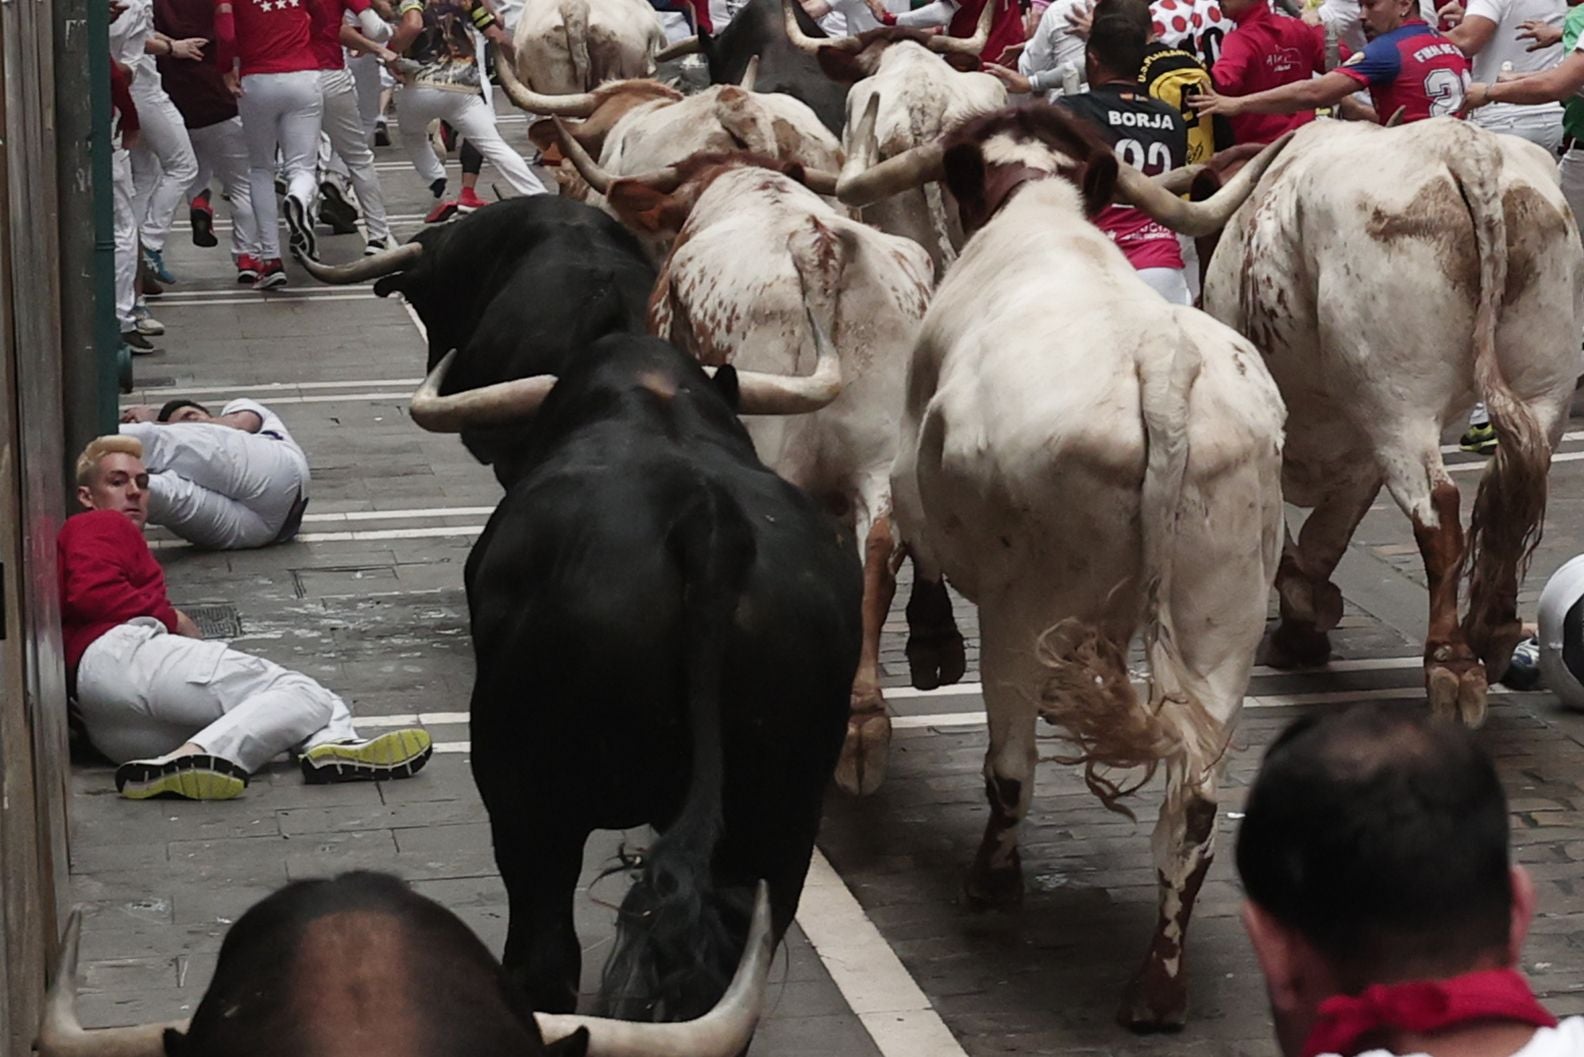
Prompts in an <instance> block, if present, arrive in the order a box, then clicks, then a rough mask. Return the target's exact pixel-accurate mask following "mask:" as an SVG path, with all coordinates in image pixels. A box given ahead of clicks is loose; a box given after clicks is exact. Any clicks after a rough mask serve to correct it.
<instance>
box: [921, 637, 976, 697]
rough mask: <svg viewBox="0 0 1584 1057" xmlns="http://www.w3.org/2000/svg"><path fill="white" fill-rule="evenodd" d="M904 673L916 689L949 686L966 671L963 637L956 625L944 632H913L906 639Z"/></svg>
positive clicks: (966, 660) (966, 662)
mask: <svg viewBox="0 0 1584 1057" xmlns="http://www.w3.org/2000/svg"><path fill="white" fill-rule="evenodd" d="M907 660H908V674H909V675H910V676H911V677H912V679H913V687H914V689H917V690H934V689H935V688H936V687H938V686H950V685H951V684H952V683H955V682H957V681H958V680H959V679H961V678H962V677H963V673H964V672H966V671H967V670H968V658H967V654H966V652H965V651H964V649H963V637H962V634H961V633H960V632H958V631H957V629H956V628H952V629H950V630H948V631H913V632H910V633H909V634H908V640H907Z"/></svg>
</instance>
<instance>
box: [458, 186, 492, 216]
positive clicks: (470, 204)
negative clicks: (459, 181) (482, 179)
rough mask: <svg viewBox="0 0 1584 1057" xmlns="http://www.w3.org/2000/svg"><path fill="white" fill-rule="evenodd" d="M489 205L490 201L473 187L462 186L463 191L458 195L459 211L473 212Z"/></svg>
mask: <svg viewBox="0 0 1584 1057" xmlns="http://www.w3.org/2000/svg"><path fill="white" fill-rule="evenodd" d="M487 205H489V203H488V202H486V201H484V199H482V198H480V197H479V196H478V194H477V192H475V191H474V190H473V188H471V187H464V188H462V193H461V194H460V195H457V212H458V213H471V212H473V210H475V209H483V208H484V207H485V206H487Z"/></svg>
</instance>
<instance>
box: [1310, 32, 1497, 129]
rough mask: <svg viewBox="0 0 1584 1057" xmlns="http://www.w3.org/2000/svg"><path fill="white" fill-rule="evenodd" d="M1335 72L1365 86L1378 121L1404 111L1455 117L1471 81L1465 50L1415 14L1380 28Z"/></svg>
mask: <svg viewBox="0 0 1584 1057" xmlns="http://www.w3.org/2000/svg"><path fill="white" fill-rule="evenodd" d="M1336 72H1337V73H1340V74H1342V75H1344V76H1347V77H1351V78H1353V79H1354V80H1355V81H1357V82H1358V83H1359V85H1360V86H1361V87H1366V88H1368V89H1369V93H1370V102H1371V103H1373V104H1374V106H1375V113H1376V114H1378V115H1380V119H1381V120H1382V121H1385V120H1387V119H1388V118H1390V117H1391V116H1392V115H1393V114H1395V113H1396V112H1397V109H1398V108H1399V107H1401V108H1402V110H1403V117H1402V119H1403V121H1405V122H1407V121H1423V120H1424V119H1425V118H1428V117H1456V116H1458V112H1459V111H1460V110H1462V109H1463V93H1464V91H1465V90H1466V89H1467V88H1468V85H1469V61H1468V59H1467V58H1466V57H1465V56H1464V54H1463V49H1461V48H1459V47H1458V46H1457V45H1456V44H1453V43H1452V42H1451V41H1450V40H1448V39H1447V38H1445V37H1443V36H1442V35H1441V34H1440V33H1438V32H1437V31H1436V30H1434V29H1431V28H1430V26H1429V25H1427V24H1426V23H1425V21H1424V20H1423V19H1419V18H1414V19H1410V20H1409V21H1407V22H1404V23H1403V24H1402V25H1400V26H1398V27H1397V28H1396V29H1394V30H1392V31H1391V32H1389V33H1382V34H1381V35H1380V36H1378V37H1376V38H1375V39H1374V40H1372V41H1370V42H1369V43H1368V44H1366V45H1365V46H1364V50H1363V51H1360V52H1356V53H1355V54H1353V55H1352V56H1350V57H1349V58H1348V60H1347V62H1345V63H1343V64H1342V65H1341V66H1338V67H1337V68H1336Z"/></svg>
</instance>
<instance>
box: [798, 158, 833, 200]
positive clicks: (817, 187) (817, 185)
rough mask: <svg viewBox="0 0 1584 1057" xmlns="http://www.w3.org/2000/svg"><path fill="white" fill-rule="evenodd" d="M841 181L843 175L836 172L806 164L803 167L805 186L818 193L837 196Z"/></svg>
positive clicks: (831, 196) (828, 196)
mask: <svg viewBox="0 0 1584 1057" xmlns="http://www.w3.org/2000/svg"><path fill="white" fill-rule="evenodd" d="M840 182H841V177H840V176H838V175H837V174H836V173H833V172H827V171H826V170H824V169H810V168H808V167H806V166H805V167H804V169H803V186H804V187H807V188H808V189H809V190H810V191H813V192H814V193H815V194H817V195H824V196H825V197H827V198H833V197H835V195H836V187H837V185H838V184H839V183H840Z"/></svg>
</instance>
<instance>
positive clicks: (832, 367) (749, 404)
mask: <svg viewBox="0 0 1584 1057" xmlns="http://www.w3.org/2000/svg"><path fill="white" fill-rule="evenodd" d="M798 278H799V280H800V281H801V279H802V274H801V273H799V276H798ZM803 314H804V315H805V316H807V317H808V323H809V330H810V331H811V332H812V333H813V335H814V348H815V350H816V358H815V361H814V371H813V373H811V374H807V375H786V374H767V373H765V372H763V371H738V372H737V413H738V414H740V415H807V414H810V413H812V412H815V411H818V410H819V409H820V408H822V407H824V406H826V405H827V404H829V403H830V402H831V401H832V400H835V399H836V398H837V397H838V396H841V392H842V369H841V356H840V354H838V353H837V351H836V344H835V342H833V341H831V339H830V335H829V334H827V333H826V332H825V328H824V327H822V326H820V325H819V321H818V320H816V319H815V318H814V311H813V309H811V308H810V307H809V305H808V295H807V293H806V292H805V293H804V304H803Z"/></svg>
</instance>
